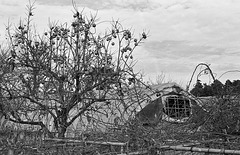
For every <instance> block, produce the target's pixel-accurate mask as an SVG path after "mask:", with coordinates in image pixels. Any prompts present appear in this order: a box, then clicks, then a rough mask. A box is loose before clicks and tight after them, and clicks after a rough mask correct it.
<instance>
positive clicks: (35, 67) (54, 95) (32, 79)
mask: <svg viewBox="0 0 240 155" xmlns="http://www.w3.org/2000/svg"><path fill="white" fill-rule="evenodd" d="M27 8H28V9H27V10H28V12H27V17H26V19H25V20H21V21H20V23H19V24H18V25H17V26H16V27H13V26H11V25H10V24H9V25H8V26H7V34H8V40H9V46H8V48H7V49H5V50H2V57H3V56H5V57H6V59H4V62H2V67H1V77H0V78H1V79H0V80H1V81H0V86H1V87H0V90H1V105H2V107H3V111H4V114H5V116H6V118H7V119H8V120H9V121H11V122H15V123H20V124H27V125H36V126H39V127H41V128H42V129H44V130H46V131H47V132H49V128H48V126H47V125H46V120H45V119H44V118H45V116H50V117H51V118H52V121H53V122H52V124H53V125H54V129H55V131H56V132H57V133H58V137H64V136H65V132H66V130H67V128H68V127H69V126H70V125H71V124H72V123H73V122H74V121H76V120H77V119H78V118H79V117H82V116H86V117H87V113H88V112H94V113H98V112H100V111H101V109H107V108H109V107H110V106H109V105H111V103H112V102H118V103H121V104H123V105H124V106H123V107H125V108H123V109H122V110H126V109H127V108H129V107H130V106H131V105H132V103H133V102H131V103H130V102H126V101H124V98H125V99H126V94H127V93H129V92H136V91H137V90H139V89H136V86H139V85H141V84H137V83H139V82H140V81H141V80H140V79H139V77H140V76H139V75H138V73H135V72H134V71H133V66H134V64H135V61H134V60H133V51H134V50H135V48H136V47H138V46H139V45H140V44H141V43H142V42H143V40H145V39H146V38H147V34H146V33H145V32H143V33H141V34H139V36H138V38H135V37H134V36H133V33H132V32H131V30H130V29H125V28H124V27H123V26H122V25H121V24H120V23H119V21H112V22H111V23H110V28H108V29H106V32H104V33H102V34H97V31H96V30H97V28H98V24H100V22H98V20H97V18H96V16H92V15H89V16H85V15H83V13H82V12H79V11H78V10H77V9H76V8H74V15H73V21H72V23H70V24H69V25H68V24H66V23H64V24H56V23H55V24H54V23H50V26H49V30H48V31H46V32H44V33H43V34H42V35H40V34H39V33H37V32H36V29H35V28H34V26H33V24H32V16H33V15H34V14H33V10H34V6H33V5H32V4H30V5H29V6H28V7H27ZM130 90H131V91H130ZM140 102H141V101H140V100H139V99H138V100H135V101H134V103H137V104H139V103H140ZM49 133H50V132H49Z"/></svg>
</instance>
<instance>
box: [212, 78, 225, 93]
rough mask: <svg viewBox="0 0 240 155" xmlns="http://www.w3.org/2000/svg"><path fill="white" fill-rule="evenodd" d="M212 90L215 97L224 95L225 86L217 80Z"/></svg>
mask: <svg viewBox="0 0 240 155" xmlns="http://www.w3.org/2000/svg"><path fill="white" fill-rule="evenodd" d="M211 88H212V91H213V95H215V96H218V95H223V88H224V85H223V84H222V83H221V82H220V81H219V80H215V81H214V82H213V83H212V84H211Z"/></svg>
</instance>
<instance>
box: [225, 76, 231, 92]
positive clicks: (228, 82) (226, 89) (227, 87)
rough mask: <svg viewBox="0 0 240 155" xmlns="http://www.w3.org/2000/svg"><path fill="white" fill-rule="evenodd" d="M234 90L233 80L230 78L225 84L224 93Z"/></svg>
mask: <svg viewBox="0 0 240 155" xmlns="http://www.w3.org/2000/svg"><path fill="white" fill-rule="evenodd" d="M232 91H233V87H232V82H231V81H230V80H229V79H228V80H226V82H225V84H224V93H225V94H230V93H232Z"/></svg>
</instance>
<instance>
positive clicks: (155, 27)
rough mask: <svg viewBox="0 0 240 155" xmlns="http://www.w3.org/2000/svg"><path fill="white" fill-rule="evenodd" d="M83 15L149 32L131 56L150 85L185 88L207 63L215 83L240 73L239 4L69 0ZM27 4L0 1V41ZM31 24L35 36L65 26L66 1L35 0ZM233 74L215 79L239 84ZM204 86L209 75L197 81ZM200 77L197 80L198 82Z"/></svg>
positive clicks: (236, 1) (25, 0) (200, 0)
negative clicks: (50, 27) (172, 84)
mask: <svg viewBox="0 0 240 155" xmlns="http://www.w3.org/2000/svg"><path fill="white" fill-rule="evenodd" d="M75 1H76V4H77V6H78V9H79V10H82V9H83V8H84V13H86V14H90V13H93V14H95V13H96V12H97V14H98V17H99V18H100V20H101V21H110V20H112V19H116V20H117V19H119V20H120V21H121V23H122V25H124V27H126V28H132V29H133V30H134V32H135V34H137V33H141V32H142V31H143V30H144V31H147V32H148V31H149V38H148V39H147V40H146V41H145V43H144V44H143V45H142V46H141V47H139V48H138V49H137V50H136V51H135V54H134V56H135V58H136V59H137V60H138V63H137V65H136V67H135V70H136V71H142V72H143V73H144V75H145V79H147V80H148V79H151V80H152V81H155V80H156V78H157V76H160V77H162V76H163V75H164V77H165V78H164V80H165V82H167V81H175V82H177V83H180V84H181V85H183V86H185V85H186V84H187V82H188V81H189V80H190V77H191V74H192V72H193V70H194V68H195V66H196V65H197V64H198V63H202V62H203V63H207V64H211V66H210V67H211V69H212V70H213V72H214V75H215V76H216V78H219V77H220V76H221V74H223V73H224V72H227V71H232V70H240V59H239V58H240V1H239V0H75ZM27 4H28V0H0V19H1V23H0V38H1V39H0V40H1V41H2V40H4V38H5V25H6V24H7V23H8V21H10V23H15V24H16V25H17V24H18V21H19V19H20V18H24V14H25V8H26V5H27ZM35 7H36V9H35V11H34V23H35V24H36V26H37V28H38V29H39V31H42V32H43V31H44V30H45V29H47V27H48V21H49V20H50V21H59V22H60V23H64V22H66V21H67V22H69V21H71V19H72V11H73V7H72V0H36V2H35ZM239 77H240V73H239V72H229V73H228V74H225V75H223V76H221V78H220V80H221V81H223V82H225V80H226V79H230V80H236V79H240V78H239ZM201 78H202V80H203V81H204V82H206V83H208V82H209V75H204V76H202V77H201ZM201 78H200V79H201Z"/></svg>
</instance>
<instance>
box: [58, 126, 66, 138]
mask: <svg viewBox="0 0 240 155" xmlns="http://www.w3.org/2000/svg"><path fill="white" fill-rule="evenodd" d="M66 131H67V127H65V126H62V127H59V129H58V138H65V133H66Z"/></svg>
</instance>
